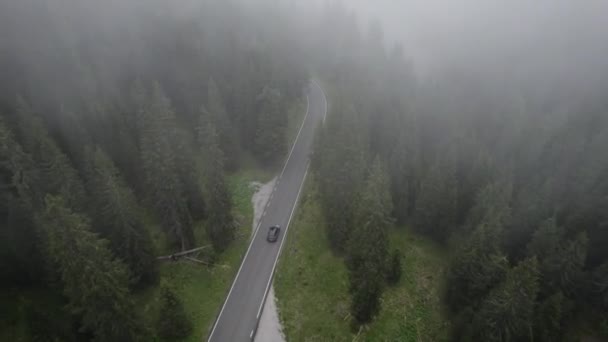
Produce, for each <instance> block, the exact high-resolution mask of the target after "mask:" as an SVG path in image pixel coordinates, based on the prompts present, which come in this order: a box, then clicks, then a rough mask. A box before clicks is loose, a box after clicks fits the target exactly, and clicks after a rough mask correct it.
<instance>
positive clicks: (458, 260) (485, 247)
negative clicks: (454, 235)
mask: <svg viewBox="0 0 608 342" xmlns="http://www.w3.org/2000/svg"><path fill="white" fill-rule="evenodd" d="M501 229H502V227H500V226H498V225H497V223H496V222H494V223H492V222H482V223H481V224H480V225H479V226H478V227H477V228H476V229H475V231H474V232H473V233H472V234H471V236H470V237H468V238H467V239H466V240H465V241H464V242H463V243H461V244H460V246H459V248H458V249H457V251H456V253H455V255H454V257H453V258H452V262H451V265H450V268H449V270H448V274H447V282H448V291H447V296H446V299H447V302H448V305H449V306H450V308H451V309H452V310H454V311H457V310H460V309H462V308H463V307H465V306H468V305H473V306H475V305H476V304H478V303H479V301H480V300H481V299H482V298H483V297H484V296H485V295H486V294H487V293H488V292H489V291H490V290H491V289H492V288H493V287H494V286H495V285H496V284H498V283H499V282H501V281H502V280H503V278H504V276H505V274H506V272H507V270H508V267H509V262H508V261H507V257H506V256H505V255H504V254H503V253H502V251H501V249H500V246H499V244H498V237H499V236H500V231H501Z"/></svg>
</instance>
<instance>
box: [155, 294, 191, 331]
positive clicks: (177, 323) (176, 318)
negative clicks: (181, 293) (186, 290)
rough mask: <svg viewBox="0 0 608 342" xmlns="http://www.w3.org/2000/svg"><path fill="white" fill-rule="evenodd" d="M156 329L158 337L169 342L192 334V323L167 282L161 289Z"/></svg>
mask: <svg viewBox="0 0 608 342" xmlns="http://www.w3.org/2000/svg"><path fill="white" fill-rule="evenodd" d="M156 327H157V332H158V335H159V336H160V337H162V338H164V339H166V340H169V341H173V340H175V339H181V338H185V337H188V336H189V335H190V333H191V332H192V322H191V321H190V318H189V317H188V316H187V315H186V311H185V310H184V305H183V304H182V302H181V301H180V299H179V298H178V297H177V296H176V295H175V293H174V292H173V290H172V289H171V288H170V286H169V285H168V284H167V283H166V282H163V283H162V285H161V288H160V312H159V315H158V322H157V324H156Z"/></svg>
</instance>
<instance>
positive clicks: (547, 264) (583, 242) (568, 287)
mask: <svg viewBox="0 0 608 342" xmlns="http://www.w3.org/2000/svg"><path fill="white" fill-rule="evenodd" d="M528 251H529V254H530V255H533V256H536V257H537V258H538V260H539V270H540V274H541V279H542V282H541V290H542V292H543V293H544V294H546V295H550V294H551V293H554V292H555V291H559V290H561V291H562V292H563V293H564V294H566V295H575V294H576V293H577V292H578V291H577V290H578V289H579V287H580V284H581V283H582V280H583V266H584V264H585V258H586V256H587V236H586V234H584V233H581V234H579V235H578V236H576V237H575V238H574V239H571V240H569V239H567V238H566V236H565V231H564V229H563V228H562V227H560V226H558V225H557V224H556V222H555V220H554V219H549V220H547V221H545V222H544V223H543V224H542V225H541V226H540V227H539V228H538V230H537V231H536V232H535V233H534V236H533V237H532V241H530V244H529V245H528Z"/></svg>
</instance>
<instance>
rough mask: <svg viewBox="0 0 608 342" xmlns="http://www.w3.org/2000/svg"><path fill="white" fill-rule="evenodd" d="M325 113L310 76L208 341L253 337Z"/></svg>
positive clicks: (321, 96) (229, 341)
mask: <svg viewBox="0 0 608 342" xmlns="http://www.w3.org/2000/svg"><path fill="white" fill-rule="evenodd" d="M326 112H327V102H326V98H325V95H324V93H323V90H322V89H321V87H319V85H318V84H317V83H316V82H314V81H313V82H311V83H310V85H309V87H308V95H307V110H306V116H305V117H304V120H303V122H302V125H301V127H300V130H299V132H298V136H297V138H296V141H295V143H294V145H293V146H292V148H291V150H290V153H289V156H288V157H287V162H286V163H285V165H284V167H283V170H282V171H281V174H280V175H279V178H278V179H277V182H276V185H275V188H274V190H273V193H272V195H271V196H270V199H269V200H268V204H267V206H266V209H265V211H264V213H263V214H262V218H261V220H260V223H259V225H258V227H257V228H256V231H255V233H254V235H253V238H252V240H251V243H250V245H249V248H248V250H247V252H246V254H245V257H244V258H243V261H242V263H241V266H240V268H239V271H238V272H237V275H236V277H235V279H234V282H233V283H232V287H231V288H230V292H229V293H228V297H227V298H226V300H225V302H224V304H223V306H222V309H221V311H220V314H219V315H218V317H217V320H216V321H215V324H214V325H213V328H212V330H211V333H210V335H209V341H214V342H224V341H227V342H238V341H251V340H253V337H254V336H255V332H256V329H257V324H258V321H259V319H260V316H261V314H262V307H263V305H264V302H265V300H266V296H267V294H268V290H269V288H270V283H271V281H272V277H273V275H274V270H275V268H276V264H277V261H278V259H279V254H280V251H281V248H282V246H283V243H284V242H285V237H286V236H287V232H288V230H289V222H290V221H291V217H292V215H293V213H294V211H295V208H296V204H297V201H298V198H299V196H300V192H301V190H302V185H303V184H304V179H305V178H306V174H307V173H308V163H309V155H310V152H311V150H312V142H313V139H314V131H315V129H316V128H317V127H318V126H319V125H320V123H321V122H322V121H323V120H324V119H325V115H326ZM276 224H278V225H280V226H281V227H282V228H281V233H280V235H279V239H278V241H277V242H274V243H269V242H267V241H266V234H267V233H268V227H270V226H273V225H276Z"/></svg>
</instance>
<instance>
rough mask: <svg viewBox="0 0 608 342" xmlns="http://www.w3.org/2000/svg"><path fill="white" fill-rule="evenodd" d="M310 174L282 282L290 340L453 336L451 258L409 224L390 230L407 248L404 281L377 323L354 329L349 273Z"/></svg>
mask: <svg viewBox="0 0 608 342" xmlns="http://www.w3.org/2000/svg"><path fill="white" fill-rule="evenodd" d="M317 184H318V183H316V182H315V181H314V180H312V179H311V178H309V180H308V181H307V184H306V187H305V190H304V193H303V194H302V198H301V202H300V206H299V209H298V211H297V213H296V216H295V217H294V220H293V222H292V226H291V227H290V229H289V235H288V237H287V241H286V243H285V246H284V250H283V254H282V256H281V261H280V263H279V266H278V271H277V275H276V278H275V282H274V287H275V293H276V297H277V306H278V311H279V316H280V319H281V322H282V324H283V332H284V333H285V336H286V338H287V340H288V341H304V340H307V341H351V340H353V339H354V338H357V340H361V341H376V340H380V341H394V340H399V341H445V340H447V336H448V332H449V323H448V320H447V318H446V316H445V307H444V304H442V301H441V293H442V291H443V286H444V285H445V271H446V266H447V263H448V260H447V257H446V256H445V255H444V253H442V252H441V249H440V248H439V246H437V244H435V243H434V242H432V241H430V240H429V239H428V238H425V237H421V236H419V235H418V234H416V233H413V232H412V231H411V230H410V229H409V228H407V227H395V228H391V229H390V230H389V234H388V241H389V245H390V247H391V250H393V249H397V248H398V249H399V250H400V251H401V267H400V269H401V273H402V274H401V277H400V280H399V281H398V282H397V283H396V284H394V285H391V286H389V287H388V289H387V290H386V291H385V293H384V294H383V295H382V297H381V299H380V302H381V308H380V310H379V312H378V314H377V316H376V317H375V318H374V320H373V321H372V322H371V323H369V324H365V325H363V326H361V327H357V328H356V329H354V330H353V327H352V324H351V321H352V316H351V310H350V305H351V304H350V302H351V300H350V295H349V290H348V287H349V285H348V270H347V268H346V266H345V264H344V262H343V261H342V258H340V257H338V256H336V255H334V253H333V252H332V251H331V249H330V245H329V241H328V239H327V235H326V234H325V229H326V222H325V220H324V218H323V215H322V211H321V208H320V206H319V199H318V191H317V186H318V185H317Z"/></svg>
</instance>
